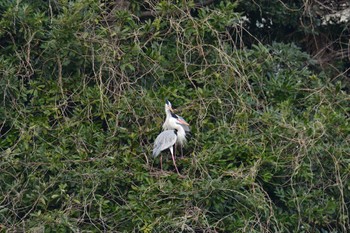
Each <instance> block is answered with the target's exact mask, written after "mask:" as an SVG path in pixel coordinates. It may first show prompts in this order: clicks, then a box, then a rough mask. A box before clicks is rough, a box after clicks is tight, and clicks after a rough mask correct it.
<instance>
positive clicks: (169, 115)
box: [163, 100, 191, 157]
mask: <svg viewBox="0 0 350 233" xmlns="http://www.w3.org/2000/svg"><path fill="white" fill-rule="evenodd" d="M165 114H166V118H165V121H164V123H163V130H172V129H175V128H174V127H173V124H172V119H174V118H175V119H180V120H181V122H184V123H183V124H181V126H182V128H183V129H184V131H185V135H184V136H180V137H179V138H178V140H177V143H176V144H179V145H180V148H181V157H183V150H182V149H183V147H184V145H185V144H186V142H187V140H186V133H189V132H190V131H191V130H190V127H189V124H188V123H187V122H186V121H185V119H184V118H182V117H181V116H179V115H176V114H175V113H174V110H173V108H172V105H171V103H170V101H169V100H166V101H165ZM175 154H176V153H175Z"/></svg>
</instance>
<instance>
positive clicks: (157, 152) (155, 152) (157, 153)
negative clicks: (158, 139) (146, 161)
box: [152, 148, 160, 158]
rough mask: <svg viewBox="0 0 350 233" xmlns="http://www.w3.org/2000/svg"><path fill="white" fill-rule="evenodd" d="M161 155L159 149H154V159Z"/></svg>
mask: <svg viewBox="0 0 350 233" xmlns="http://www.w3.org/2000/svg"><path fill="white" fill-rule="evenodd" d="M159 154H160V150H159V148H154V149H153V153H152V157H153V158H155V157H157V156H158V155H159Z"/></svg>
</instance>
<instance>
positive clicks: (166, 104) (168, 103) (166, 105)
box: [165, 100, 174, 112]
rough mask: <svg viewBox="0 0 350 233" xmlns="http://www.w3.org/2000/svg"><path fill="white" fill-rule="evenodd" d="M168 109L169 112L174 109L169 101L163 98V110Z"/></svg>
mask: <svg viewBox="0 0 350 233" xmlns="http://www.w3.org/2000/svg"><path fill="white" fill-rule="evenodd" d="M168 110H170V111H171V112H173V111H174V110H173V108H172V106H171V103H170V101H169V100H165V111H168Z"/></svg>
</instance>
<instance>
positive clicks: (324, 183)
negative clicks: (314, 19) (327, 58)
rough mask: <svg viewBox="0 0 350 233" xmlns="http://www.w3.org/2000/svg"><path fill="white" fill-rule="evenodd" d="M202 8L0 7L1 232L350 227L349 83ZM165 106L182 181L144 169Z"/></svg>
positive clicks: (224, 10)
mask: <svg viewBox="0 0 350 233" xmlns="http://www.w3.org/2000/svg"><path fill="white" fill-rule="evenodd" d="M205 2H207V4H208V5H205V4H198V3H195V2H193V1H181V2H180V1H174V2H170V1H141V2H140V1H100V0H88V1H85V0H84V1H83V0H77V1H68V0H60V1H41V0H33V1H28V2H27V1H1V3H0V15H1V19H0V49H1V54H0V75H1V79H0V86H1V89H0V96H1V97H0V98H1V99H0V100H1V108H0V130H1V135H0V137H1V140H0V150H1V154H0V184H1V185H0V230H1V231H2V232H6V231H8V232H22V231H23V232H24V231H25V232H50V231H56V232H65V231H73V232H97V231H118V232H346V231H347V229H350V221H349V210H348V207H349V201H350V177H349V172H350V157H349V153H350V150H349V142H350V140H349V139H350V137H349V132H350V125H349V110H350V108H349V97H350V95H349V92H348V88H346V85H345V83H344V82H343V81H340V78H339V77H340V76H334V75H332V74H330V72H325V71H323V70H322V69H320V67H319V64H318V63H317V62H316V60H315V59H312V57H310V55H308V54H307V53H305V52H303V51H302V50H301V49H300V47H298V46H300V45H298V43H283V41H280V42H278V43H277V42H276V43H267V44H263V43H261V41H259V40H256V41H255V42H254V43H252V42H250V45H249V46H245V44H244V42H245V38H246V37H245V35H246V34H247V33H248V32H249V31H248V30H247V28H248V27H247V25H246V23H247V22H245V21H244V20H243V19H242V13H240V12H239V10H238V9H241V8H240V7H244V5H243V6H242V5H239V4H238V3H236V2H235V1H205ZM122 3H123V4H122ZM293 22H294V21H293ZM250 36H252V34H250ZM253 36H254V35H253ZM251 38H252V37H249V40H251ZM256 39H258V38H256ZM247 40H248V39H247ZM165 99H169V100H170V101H171V102H172V103H173V105H174V107H177V113H178V114H180V115H182V116H183V117H184V118H185V119H186V120H187V121H188V122H189V123H190V125H191V130H192V134H191V136H190V137H189V143H188V145H187V147H186V148H185V150H184V154H185V158H184V159H178V160H177V163H178V167H179V169H180V172H181V173H182V174H183V175H184V176H185V178H181V177H179V176H178V175H177V174H176V172H174V167H173V166H172V162H171V160H170V159H168V160H167V159H163V162H164V166H163V169H164V172H161V171H160V166H159V160H158V159H154V160H153V159H151V157H150V155H151V151H152V146H153V141H154V139H155V138H156V136H157V135H158V133H159V132H160V130H161V125H162V123H163V120H164V118H165V113H164V103H165ZM165 155H166V153H164V156H165Z"/></svg>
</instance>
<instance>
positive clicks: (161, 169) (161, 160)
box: [160, 155, 163, 171]
mask: <svg viewBox="0 0 350 233" xmlns="http://www.w3.org/2000/svg"><path fill="white" fill-rule="evenodd" d="M160 171H163V157H162V155H160Z"/></svg>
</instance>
